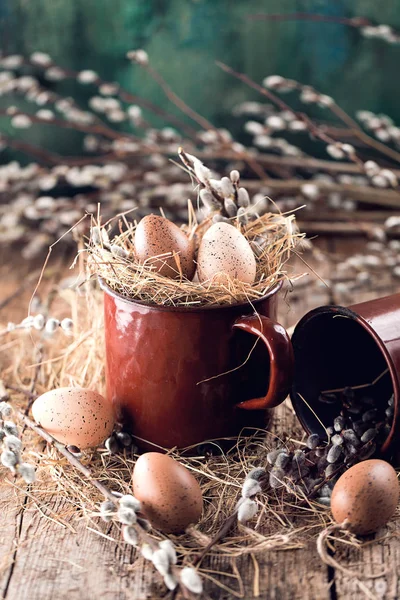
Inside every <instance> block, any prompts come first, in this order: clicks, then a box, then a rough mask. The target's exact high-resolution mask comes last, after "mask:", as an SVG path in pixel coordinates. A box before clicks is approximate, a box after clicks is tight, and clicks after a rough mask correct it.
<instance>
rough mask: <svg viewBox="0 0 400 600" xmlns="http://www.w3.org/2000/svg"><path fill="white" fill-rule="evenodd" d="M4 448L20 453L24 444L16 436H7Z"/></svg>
mask: <svg viewBox="0 0 400 600" xmlns="http://www.w3.org/2000/svg"><path fill="white" fill-rule="evenodd" d="M4 446H5V447H6V449H7V450H11V452H20V450H21V448H22V442H21V440H20V439H19V438H18V437H17V436H16V435H7V436H6V438H5V439H4Z"/></svg>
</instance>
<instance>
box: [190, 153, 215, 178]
mask: <svg viewBox="0 0 400 600" xmlns="http://www.w3.org/2000/svg"><path fill="white" fill-rule="evenodd" d="M190 158H191V159H192V161H193V169H194V172H195V175H196V177H197V179H198V180H199V181H201V183H204V184H205V183H208V182H209V180H210V177H211V171H210V169H208V168H207V167H205V166H204V165H203V163H202V162H201V161H200V160H199V159H198V158H196V157H194V156H190Z"/></svg>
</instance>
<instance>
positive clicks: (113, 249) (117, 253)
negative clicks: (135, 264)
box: [110, 244, 128, 258]
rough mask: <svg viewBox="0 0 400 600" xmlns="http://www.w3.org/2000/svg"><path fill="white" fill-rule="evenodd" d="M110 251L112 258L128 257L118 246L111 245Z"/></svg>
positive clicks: (123, 249)
mask: <svg viewBox="0 0 400 600" xmlns="http://www.w3.org/2000/svg"><path fill="white" fill-rule="evenodd" d="M110 250H111V253H112V254H114V256H118V257H120V258H127V256H128V252H127V251H126V250H125V248H122V247H121V246H118V244H112V245H111V247H110Z"/></svg>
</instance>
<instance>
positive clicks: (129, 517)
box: [118, 505, 137, 525]
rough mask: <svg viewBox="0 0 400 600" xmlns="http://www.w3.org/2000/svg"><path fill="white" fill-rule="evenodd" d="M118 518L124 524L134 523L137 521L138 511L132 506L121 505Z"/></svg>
mask: <svg viewBox="0 0 400 600" xmlns="http://www.w3.org/2000/svg"><path fill="white" fill-rule="evenodd" d="M118 519H119V520H120V522H121V523H123V524H124V525H133V524H134V523H136V520H137V517H136V513H135V511H134V510H132V508H129V507H127V506H121V505H120V506H119V508H118Z"/></svg>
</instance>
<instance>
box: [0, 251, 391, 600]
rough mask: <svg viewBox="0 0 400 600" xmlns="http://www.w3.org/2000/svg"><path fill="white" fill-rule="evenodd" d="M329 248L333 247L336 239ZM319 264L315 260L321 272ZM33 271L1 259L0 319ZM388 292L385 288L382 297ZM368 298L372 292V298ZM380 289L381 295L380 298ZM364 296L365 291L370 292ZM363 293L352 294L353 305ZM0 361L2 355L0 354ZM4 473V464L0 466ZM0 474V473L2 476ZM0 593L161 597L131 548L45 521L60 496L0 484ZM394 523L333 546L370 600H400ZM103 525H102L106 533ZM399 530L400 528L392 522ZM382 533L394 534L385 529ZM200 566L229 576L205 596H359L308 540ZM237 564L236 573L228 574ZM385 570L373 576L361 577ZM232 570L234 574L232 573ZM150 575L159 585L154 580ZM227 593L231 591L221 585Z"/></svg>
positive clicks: (288, 320) (47, 597) (12, 311)
mask: <svg viewBox="0 0 400 600" xmlns="http://www.w3.org/2000/svg"><path fill="white" fill-rule="evenodd" d="M335 244H336V245H335ZM350 245H351V244H349V243H346V244H345V243H344V242H335V241H334V240H330V241H329V242H324V241H322V242H321V243H320V247H322V248H323V249H324V250H326V251H328V253H331V252H333V250H336V251H343V252H348V251H350ZM324 269H325V271H326V269H327V267H326V265H325V266H324V263H322V264H320V265H319V266H318V270H319V272H320V273H321V275H323V274H324V273H323V271H324ZM31 271H32V267H31V266H29V265H26V264H25V265H19V267H18V268H15V265H13V263H4V264H3V267H2V271H1V273H0V274H1V276H2V286H1V289H0V309H1V312H0V321H1V322H2V323H4V322H7V321H8V320H10V319H11V320H16V319H18V317H19V316H21V315H22V316H24V314H26V306H27V303H26V302H27V299H28V298H29V294H30V292H31V291H32V288H33V284H32V285H31V284H29V285H28V286H27V289H26V290H25V291H21V293H20V294H19V295H18V297H17V299H16V300H14V301H13V302H11V303H9V304H8V305H7V307H6V308H3V307H2V305H1V301H2V299H5V298H7V297H9V295H10V293H11V292H12V291H13V290H15V289H17V288H18V287H19V286H21V283H23V282H24V281H26V277H27V276H28V275H29V273H30V272H31ZM321 290H322V291H321V292H320V293H318V294H315V293H314V294H309V293H308V292H307V291H306V289H305V291H304V293H303V294H302V295H300V297H299V298H297V299H296V300H295V301H294V302H292V303H291V306H290V308H289V307H288V306H287V305H286V303H284V302H282V305H281V314H280V320H281V322H283V323H284V324H285V325H286V326H291V325H294V324H295V323H296V321H297V320H298V318H299V317H300V316H301V315H303V314H304V313H305V312H306V311H308V310H309V309H311V308H313V307H314V306H317V305H321V304H324V303H326V302H328V301H329V299H330V298H329V294H328V293H327V292H326V291H324V290H323V288H321ZM393 291H395V288H392V289H389V290H387V293H391V292H393ZM375 295H376V294H375ZM380 295H383V294H380ZM373 296H374V292H373V291H372V292H370V293H369V294H368V295H367V297H373ZM364 298H365V294H362V295H358V296H356V297H354V302H356V301H360V300H362V299H364ZM0 358H1V357H0ZM293 425H294V417H293V414H292V412H291V411H289V410H287V408H286V409H285V406H284V405H282V406H281V407H279V408H278V409H277V410H276V412H275V417H274V424H273V427H274V428H275V429H276V430H278V427H279V430H280V431H281V430H282V427H284V428H285V429H286V431H290V429H291V428H292V427H293ZM0 474H3V475H4V469H2V468H0ZM2 479H4V476H3V477H2ZM0 501H1V504H0V510H1V519H0V591H1V594H2V598H7V600H67V599H68V600H78V599H79V600H81V599H82V600H97V599H101V600H128V599H132V600H144V599H153V598H154V599H156V598H159V597H163V595H166V592H165V590H164V588H163V587H161V586H160V585H159V582H158V578H154V577H153V574H154V572H153V568H152V566H151V565H150V566H149V564H146V562H145V561H144V559H143V558H142V557H141V556H140V555H139V554H138V552H137V551H136V550H135V549H133V548H132V547H130V546H128V545H126V544H122V543H121V544H115V542H114V541H111V540H109V539H107V537H101V536H99V535H96V534H95V533H94V532H93V531H91V530H89V529H88V527H87V523H86V521H85V519H84V518H82V517H81V516H77V517H76V518H72V519H70V520H69V521H67V522H61V523H60V522H57V520H56V519H54V520H52V518H51V515H52V512H51V511H53V513H54V514H59V513H61V512H62V511H63V506H64V504H65V503H66V499H65V498H64V497H63V496H62V495H54V496H53V497H52V498H50V499H49V500H48V502H47V506H48V507H49V508H48V512H47V514H46V515H41V513H40V510H38V508H37V505H36V504H35V502H34V500H33V499H32V496H30V495H29V493H27V489H26V487H23V486H20V487H19V488H17V487H15V486H14V485H11V484H5V483H1V482H0ZM396 524H397V525H400V519H399V520H398V521H397V522H396V521H395V522H394V524H393V523H392V524H391V527H390V528H389V530H383V531H381V532H379V536H380V537H383V538H384V539H381V540H378V541H374V542H373V543H368V544H366V545H364V546H363V547H362V548H354V547H352V546H346V545H345V544H343V543H341V544H336V543H335V544H334V550H335V557H336V559H337V560H339V561H340V563H341V564H342V565H343V566H345V567H348V568H350V569H353V570H355V571H357V573H358V576H359V578H360V579H362V580H363V581H364V582H365V583H366V585H367V586H368V588H369V589H370V594H371V595H370V598H376V599H377V598H387V599H395V598H399V597H400V581H399V577H398V572H399V567H398V565H400V536H399V535H398V533H397V531H396ZM107 528H108V526H107V525H106V524H104V529H103V531H104V533H105V534H106V535H107V532H108V529H107ZM397 530H399V527H397ZM388 531H390V532H392V535H388ZM206 564H207V566H208V567H209V568H210V569H211V570H213V571H215V572H221V571H222V570H223V571H225V572H226V573H228V574H229V573H230V574H231V575H230V576H225V577H219V576H218V575H215V577H217V578H218V579H219V581H220V582H221V583H222V584H223V585H224V586H225V588H224V589H223V588H221V587H219V586H216V585H213V584H212V583H210V582H207V585H206V593H205V595H204V597H205V598H221V599H228V598H229V599H230V598H236V597H239V598H246V599H249V600H250V599H253V598H260V599H263V600H297V599H299V600H300V599H301V600H344V599H351V600H358V599H361V598H364V597H365V594H364V593H363V592H361V591H360V589H359V588H358V586H357V585H356V583H355V580H354V578H352V577H349V576H348V575H344V574H343V573H341V572H340V571H338V570H334V569H332V568H330V567H327V566H326V565H325V564H323V563H322V562H321V561H320V559H319V557H318V554H317V551H316V545H315V537H314V538H312V537H310V540H309V542H308V543H306V544H305V545H304V547H302V548H299V549H295V550H285V551H264V552H262V553H259V554H257V555H256V556H249V555H247V556H243V557H240V558H239V559H237V560H236V561H235V564H233V562H232V559H226V558H224V557H223V556H221V555H218V556H216V555H213V556H211V557H209V558H208V559H207V563H206ZM236 569H237V570H236ZM382 570H384V572H385V574H384V575H383V576H381V577H376V578H375V579H367V576H368V575H371V574H372V575H375V576H376V575H379V574H381V573H382ZM238 573H240V577H238ZM155 579H157V582H155ZM228 590H230V591H228Z"/></svg>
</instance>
